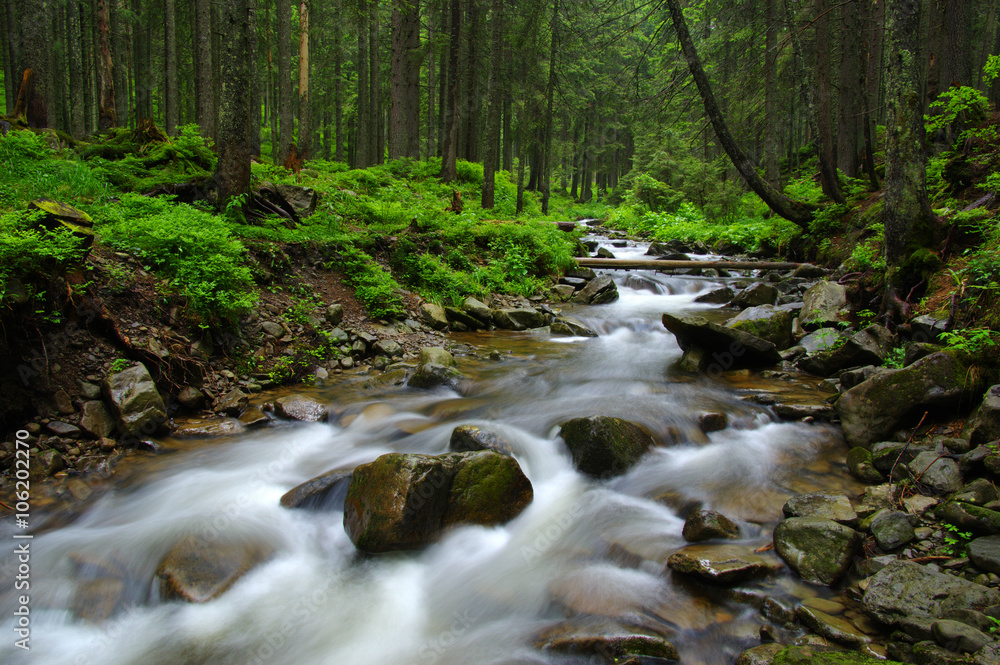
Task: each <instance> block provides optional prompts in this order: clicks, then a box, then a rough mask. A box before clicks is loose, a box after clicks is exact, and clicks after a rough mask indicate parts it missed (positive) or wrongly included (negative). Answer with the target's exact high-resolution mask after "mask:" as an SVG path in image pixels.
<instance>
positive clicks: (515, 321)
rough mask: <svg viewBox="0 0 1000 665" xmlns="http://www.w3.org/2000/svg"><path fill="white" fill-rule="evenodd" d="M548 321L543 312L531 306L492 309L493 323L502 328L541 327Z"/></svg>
mask: <svg viewBox="0 0 1000 665" xmlns="http://www.w3.org/2000/svg"><path fill="white" fill-rule="evenodd" d="M547 323H548V319H547V317H546V315H545V314H543V313H542V312H539V311H538V310H536V309H533V308H531V307H513V308H504V309H495V310H493V325H495V326H496V327H497V328H501V329H503V330H525V329H528V328H541V327H543V326H545V325H546V324H547Z"/></svg>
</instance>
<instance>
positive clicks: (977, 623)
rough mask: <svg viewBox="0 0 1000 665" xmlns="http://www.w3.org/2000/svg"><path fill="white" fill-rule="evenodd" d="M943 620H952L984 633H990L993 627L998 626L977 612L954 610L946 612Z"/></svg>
mask: <svg viewBox="0 0 1000 665" xmlns="http://www.w3.org/2000/svg"><path fill="white" fill-rule="evenodd" d="M941 618H942V619H951V620H952V621H960V622H962V623H964V624H965V625H966V626H972V627H973V628H976V629H977V630H981V631H983V632H984V633H988V632H990V630H992V628H993V626H995V625H996V624H994V623H993V621H992V620H991V619H990V617H988V616H986V615H985V614H983V613H982V612H977V611H976V610H952V611H950V612H946V613H945V614H944V616H942V617H941Z"/></svg>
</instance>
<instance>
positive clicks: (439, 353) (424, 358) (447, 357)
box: [417, 346, 456, 367]
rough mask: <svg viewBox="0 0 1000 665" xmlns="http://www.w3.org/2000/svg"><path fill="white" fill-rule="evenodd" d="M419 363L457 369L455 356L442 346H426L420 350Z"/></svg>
mask: <svg viewBox="0 0 1000 665" xmlns="http://www.w3.org/2000/svg"><path fill="white" fill-rule="evenodd" d="M417 358H418V360H417V362H418V363H419V364H421V365H427V364H431V363H433V364H435V365H444V366H445V367H455V365H456V362H455V356H453V355H451V353H449V352H448V351H446V350H445V349H443V348H441V347H440V346H425V347H423V348H422V349H420V352H419V355H418V356H417Z"/></svg>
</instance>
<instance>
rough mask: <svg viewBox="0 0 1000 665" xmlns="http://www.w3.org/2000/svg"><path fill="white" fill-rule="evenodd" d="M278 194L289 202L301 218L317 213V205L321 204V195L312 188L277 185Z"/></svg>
mask: <svg viewBox="0 0 1000 665" xmlns="http://www.w3.org/2000/svg"><path fill="white" fill-rule="evenodd" d="M274 188H275V189H276V190H277V192H278V194H280V195H281V197H282V198H283V199H285V201H287V202H288V204H289V205H290V206H292V209H294V210H295V214H297V215H299V216H300V217H308V216H309V215H311V214H313V213H314V212H316V204H317V203H318V202H319V195H318V194H317V193H316V190H314V189H313V188H312V187H302V186H300V185H275V187H274Z"/></svg>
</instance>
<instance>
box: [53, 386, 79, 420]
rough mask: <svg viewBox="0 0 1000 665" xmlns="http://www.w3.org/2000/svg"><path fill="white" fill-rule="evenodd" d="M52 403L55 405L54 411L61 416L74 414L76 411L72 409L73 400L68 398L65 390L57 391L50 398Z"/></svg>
mask: <svg viewBox="0 0 1000 665" xmlns="http://www.w3.org/2000/svg"><path fill="white" fill-rule="evenodd" d="M52 403H53V404H54V405H55V407H56V411H58V412H59V413H60V414H61V415H63V416H68V415H70V414H73V413H76V409H74V408H73V400H71V399H70V398H69V393H67V392H66V391H65V390H57V391H56V393H55V394H54V395H53V396H52Z"/></svg>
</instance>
